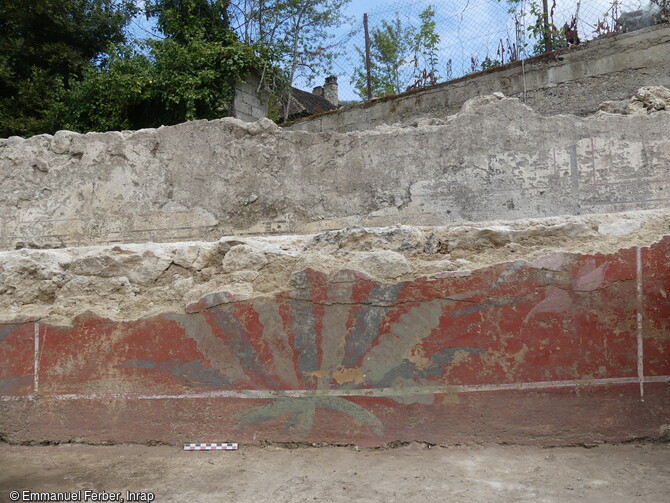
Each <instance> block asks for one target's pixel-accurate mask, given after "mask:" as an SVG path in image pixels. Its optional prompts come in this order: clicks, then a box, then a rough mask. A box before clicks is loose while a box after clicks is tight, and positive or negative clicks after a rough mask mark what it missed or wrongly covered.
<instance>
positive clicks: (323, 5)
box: [230, 0, 350, 84]
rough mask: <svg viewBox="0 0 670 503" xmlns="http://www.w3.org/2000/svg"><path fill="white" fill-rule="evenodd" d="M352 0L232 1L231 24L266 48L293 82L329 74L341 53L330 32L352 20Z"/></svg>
mask: <svg viewBox="0 0 670 503" xmlns="http://www.w3.org/2000/svg"><path fill="white" fill-rule="evenodd" d="M349 2H350V0H231V1H230V5H231V8H230V13H231V25H232V28H233V30H234V31H235V33H237V35H238V36H239V37H240V39H241V40H243V41H244V42H246V43H247V44H249V45H253V46H255V47H263V48H264V49H265V51H266V52H267V54H269V55H271V57H272V61H273V62H275V63H276V64H277V65H278V66H280V67H281V68H282V69H283V70H284V73H285V74H286V76H287V78H288V80H289V83H290V84H291V83H293V80H294V79H295V78H296V77H297V76H303V77H305V78H306V79H307V80H308V81H313V80H314V78H315V77H317V76H321V77H322V76H323V75H325V74H328V73H329V72H330V71H331V70H332V68H331V65H332V60H333V58H334V56H335V55H336V54H337V44H332V43H329V41H332V38H333V37H332V35H331V34H330V33H329V30H331V29H332V28H337V27H339V26H342V25H343V24H344V23H345V22H347V21H349V20H348V19H347V18H346V17H344V16H343V14H342V11H343V9H344V7H345V6H346V5H347V4H348V3H349Z"/></svg>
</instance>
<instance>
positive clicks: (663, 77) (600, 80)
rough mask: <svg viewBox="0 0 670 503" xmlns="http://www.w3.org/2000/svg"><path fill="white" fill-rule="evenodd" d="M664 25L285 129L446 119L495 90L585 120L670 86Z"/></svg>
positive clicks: (668, 34) (669, 29) (668, 28)
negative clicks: (641, 92)
mask: <svg viewBox="0 0 670 503" xmlns="http://www.w3.org/2000/svg"><path fill="white" fill-rule="evenodd" d="M669 54H670V25H668V24H665V25H659V26H655V27H651V28H647V29H644V30H639V31H634V32H631V33H623V34H619V35H615V36H611V37H605V38H601V39H598V40H593V41H590V42H588V43H586V44H584V45H581V46H577V47H571V48H568V49H564V50H561V51H557V52H555V53H552V54H550V55H546V56H538V57H535V58H531V59H529V60H527V61H526V62H525V63H523V64H522V63H521V62H516V63H512V64H509V65H505V66H503V67H499V68H494V69H491V70H489V71H486V72H482V73H477V74H474V75H468V76H465V77H463V78H460V79H456V80H453V81H450V82H446V83H444V84H439V85H436V86H433V87H430V88H428V89H425V90H420V91H415V92H411V93H406V94H401V95H399V96H395V97H391V98H384V99H380V100H374V101H372V102H369V103H363V104H360V105H356V106H353V107H350V108H345V109H340V110H338V111H335V112H330V113H327V114H322V115H318V116H314V117H311V118H305V119H301V120H299V121H297V122H295V123H293V124H291V125H288V126H286V127H287V128H288V129H291V130H299V131H309V132H321V131H340V132H344V131H361V130H366V129H371V128H374V127H376V126H379V125H381V124H394V123H397V122H405V121H408V120H411V119H415V118H418V117H446V116H447V115H451V114H454V113H456V112H457V111H458V110H459V109H460V107H461V106H462V105H463V103H464V102H465V101H467V100H468V99H470V98H473V97H475V96H482V95H486V94H492V93H494V92H502V93H504V94H505V95H506V96H510V97H515V98H519V99H522V100H524V101H525V103H526V104H527V105H528V106H530V107H531V108H533V109H534V110H536V111H537V112H539V113H541V114H545V115H555V114H577V115H585V114H589V113H593V112H595V111H597V110H598V106H599V105H600V104H601V103H602V102H604V101H607V100H622V99H627V98H630V97H631V96H632V95H633V94H634V93H635V91H636V90H637V89H638V88H639V87H642V86H650V85H661V86H666V87H670V57H668V55H669Z"/></svg>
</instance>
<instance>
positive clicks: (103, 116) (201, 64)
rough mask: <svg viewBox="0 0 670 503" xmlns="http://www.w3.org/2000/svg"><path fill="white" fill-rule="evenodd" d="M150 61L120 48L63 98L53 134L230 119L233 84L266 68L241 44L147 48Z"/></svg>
mask: <svg viewBox="0 0 670 503" xmlns="http://www.w3.org/2000/svg"><path fill="white" fill-rule="evenodd" d="M147 44H148V47H147V48H148V55H144V54H143V53H141V52H136V51H133V50H132V49H130V48H128V47H122V48H120V49H119V50H118V51H117V52H116V53H114V54H112V55H111V56H110V59H109V62H108V64H106V65H105V66H103V67H97V68H96V67H92V68H90V69H89V70H88V71H87V72H86V74H85V75H84V78H83V79H82V80H80V81H78V82H76V83H74V84H73V85H72V86H71V87H70V88H69V89H67V90H63V91H62V93H61V94H60V96H59V98H60V100H59V103H58V104H57V106H55V107H53V108H52V110H51V111H50V114H49V121H50V124H52V125H53V128H67V129H70V130H74V131H82V132H83V131H91V130H93V131H107V130H119V129H139V128H143V127H158V126H160V125H169V124H177V123H179V122H184V121H187V120H193V119H214V118H217V117H222V116H225V115H226V108H227V106H228V104H229V102H230V101H231V99H232V97H233V92H234V84H235V81H236V80H238V79H243V78H244V77H245V76H246V74H247V72H249V71H251V70H253V69H257V68H258V67H259V65H261V64H262V59H260V58H259V57H258V56H257V55H256V54H255V53H254V51H253V48H251V47H249V46H247V45H245V44H242V43H241V42H238V41H233V42H232V43H223V42H206V41H204V40H198V39H192V40H191V41H190V42H188V43H186V44H180V43H177V42H176V41H175V40H173V39H169V38H168V39H165V40H154V41H149V42H147Z"/></svg>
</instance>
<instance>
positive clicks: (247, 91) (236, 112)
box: [233, 75, 268, 122]
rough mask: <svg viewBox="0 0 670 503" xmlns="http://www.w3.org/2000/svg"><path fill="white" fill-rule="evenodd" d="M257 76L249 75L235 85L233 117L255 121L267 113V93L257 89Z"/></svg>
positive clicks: (245, 120)
mask: <svg viewBox="0 0 670 503" xmlns="http://www.w3.org/2000/svg"><path fill="white" fill-rule="evenodd" d="M259 82H260V80H259V79H258V77H256V76H253V75H250V76H248V77H247V78H246V80H245V81H244V82H238V83H237V84H236V85H235V99H234V100H233V117H235V118H236V119H240V120H242V121H244V122H255V121H257V120H258V119H262V118H264V117H267V115H268V93H267V91H263V90H261V91H258V84H259Z"/></svg>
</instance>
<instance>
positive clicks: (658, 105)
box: [600, 86, 670, 115]
mask: <svg viewBox="0 0 670 503" xmlns="http://www.w3.org/2000/svg"><path fill="white" fill-rule="evenodd" d="M600 110H602V111H603V112H609V113H615V114H624V115H647V114H651V113H654V112H660V111H661V110H670V89H668V88H667V87H663V86H646V87H641V88H640V89H638V91H637V92H636V93H635V95H634V96H633V97H632V98H630V99H628V100H619V101H605V102H603V103H602V104H601V105H600Z"/></svg>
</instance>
